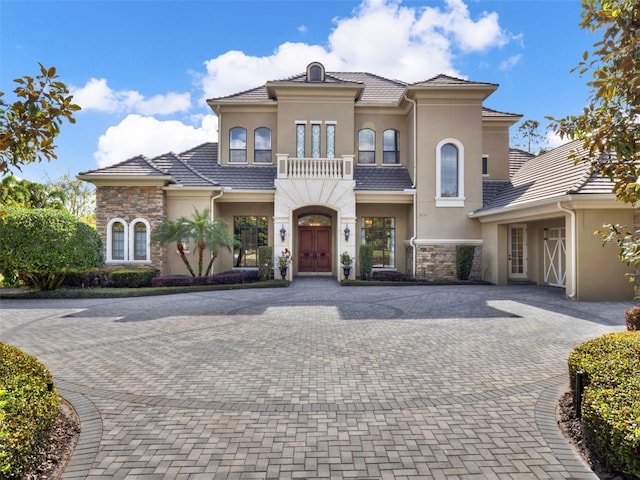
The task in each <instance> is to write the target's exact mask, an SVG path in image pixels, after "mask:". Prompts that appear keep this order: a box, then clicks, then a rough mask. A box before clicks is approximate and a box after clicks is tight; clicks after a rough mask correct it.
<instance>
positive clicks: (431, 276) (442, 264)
mask: <svg viewBox="0 0 640 480" xmlns="http://www.w3.org/2000/svg"><path fill="white" fill-rule="evenodd" d="M416 259H417V262H416V280H429V281H436V282H438V281H440V282H449V281H456V280H457V279H458V277H457V274H456V245H418V247H417V248H416ZM481 279H482V247H481V246H479V245H477V246H476V247H475V252H474V255H473V266H472V268H471V276H470V280H481Z"/></svg>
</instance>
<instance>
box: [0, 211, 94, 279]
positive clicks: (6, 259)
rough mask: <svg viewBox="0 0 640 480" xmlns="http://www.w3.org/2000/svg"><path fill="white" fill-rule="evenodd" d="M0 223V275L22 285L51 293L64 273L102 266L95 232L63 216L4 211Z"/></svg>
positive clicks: (84, 224) (83, 224)
mask: <svg viewBox="0 0 640 480" xmlns="http://www.w3.org/2000/svg"><path fill="white" fill-rule="evenodd" d="M6 211H7V214H6V215H4V216H3V217H2V222H0V252H2V255H0V273H2V274H3V275H4V276H6V277H8V278H11V277H12V275H15V276H17V277H18V278H19V279H20V280H21V281H22V282H24V283H25V285H28V286H31V287H36V288H40V289H42V290H53V289H56V288H58V287H59V286H60V285H61V284H62V282H63V280H64V275H65V272H67V271H69V270H84V269H87V268H92V267H97V266H99V265H102V262H103V256H102V240H101V239H100V236H99V235H98V234H97V233H96V231H95V229H93V228H92V227H90V226H89V225H87V224H86V223H83V222H81V221H80V220H78V219H77V218H75V217H74V216H72V215H70V214H68V213H67V212H62V211H59V210H48V209H24V208H11V207H8V208H7V209H6Z"/></svg>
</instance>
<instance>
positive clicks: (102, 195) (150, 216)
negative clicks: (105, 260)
mask: <svg viewBox="0 0 640 480" xmlns="http://www.w3.org/2000/svg"><path fill="white" fill-rule="evenodd" d="M165 217H166V199H165V195H164V191H163V190H162V186H127V187H123V186H98V187H97V188H96V228H97V231H98V234H100V237H102V241H103V242H105V245H106V242H107V224H108V223H109V221H110V220H111V219H113V218H122V219H123V220H124V221H126V222H127V224H130V223H131V222H132V221H133V220H135V219H136V218H144V219H146V220H147V221H148V222H149V225H150V226H151V232H149V234H151V233H152V232H153V231H154V229H155V228H156V226H157V225H158V224H160V223H161V222H162V220H164V218H165ZM165 250H166V249H165V248H162V247H161V246H160V245H154V244H151V266H153V267H155V268H157V269H158V270H160V271H162V269H163V266H164V265H165V264H166V251H165ZM105 255H106V247H105ZM123 265H127V266H131V264H130V263H127V264H123ZM147 265H148V264H147Z"/></svg>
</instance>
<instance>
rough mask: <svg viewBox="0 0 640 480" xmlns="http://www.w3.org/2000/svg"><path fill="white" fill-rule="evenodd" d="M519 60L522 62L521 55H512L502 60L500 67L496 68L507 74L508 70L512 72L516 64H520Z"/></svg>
mask: <svg viewBox="0 0 640 480" xmlns="http://www.w3.org/2000/svg"><path fill="white" fill-rule="evenodd" d="M520 60H522V55H520V54H518V55H512V56H510V57H509V58H507V59H506V60H504V61H503V62H502V63H500V67H498V68H499V69H500V70H501V71H503V72H507V71H509V70H512V69H513V67H515V66H516V65H517V64H518V63H520Z"/></svg>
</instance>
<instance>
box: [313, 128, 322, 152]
mask: <svg viewBox="0 0 640 480" xmlns="http://www.w3.org/2000/svg"><path fill="white" fill-rule="evenodd" d="M321 127H322V125H321V124H319V123H312V124H311V158H320V128H321Z"/></svg>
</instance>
